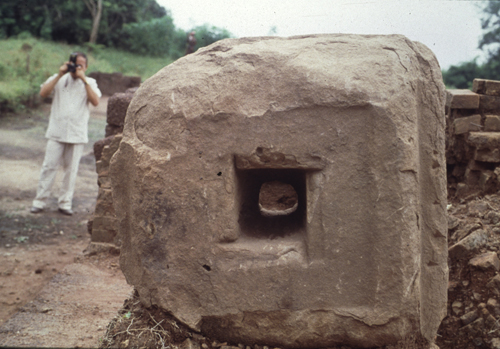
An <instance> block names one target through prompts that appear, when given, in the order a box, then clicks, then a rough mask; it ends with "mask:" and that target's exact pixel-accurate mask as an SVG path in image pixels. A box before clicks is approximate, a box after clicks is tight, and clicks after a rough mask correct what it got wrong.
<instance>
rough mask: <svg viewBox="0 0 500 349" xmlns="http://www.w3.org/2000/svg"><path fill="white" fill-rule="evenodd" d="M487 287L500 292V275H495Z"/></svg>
mask: <svg viewBox="0 0 500 349" xmlns="http://www.w3.org/2000/svg"><path fill="white" fill-rule="evenodd" d="M486 287H490V288H495V289H497V290H499V291H500V275H495V276H494V277H493V278H492V279H491V280H490V281H488V283H487V284H486Z"/></svg>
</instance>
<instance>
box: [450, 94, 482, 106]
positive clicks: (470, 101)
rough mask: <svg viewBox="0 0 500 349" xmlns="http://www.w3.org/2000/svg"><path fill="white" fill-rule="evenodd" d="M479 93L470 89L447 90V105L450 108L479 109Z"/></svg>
mask: <svg viewBox="0 0 500 349" xmlns="http://www.w3.org/2000/svg"><path fill="white" fill-rule="evenodd" d="M479 97H480V95H478V94H477V93H474V92H472V91H470V90H446V107H447V108H450V109H477V108H479Z"/></svg>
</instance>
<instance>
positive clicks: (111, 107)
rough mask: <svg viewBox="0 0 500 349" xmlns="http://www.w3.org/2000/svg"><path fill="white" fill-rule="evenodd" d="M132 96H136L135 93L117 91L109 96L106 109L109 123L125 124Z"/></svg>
mask: <svg viewBox="0 0 500 349" xmlns="http://www.w3.org/2000/svg"><path fill="white" fill-rule="evenodd" d="M132 97H134V94H133V93H115V94H114V95H112V96H111V97H109V99H108V108H107V111H106V115H107V118H106V121H107V122H108V124H109V125H113V126H123V123H124V121H125V116H126V115H127V108H128V106H129V104H130V101H131V100H132Z"/></svg>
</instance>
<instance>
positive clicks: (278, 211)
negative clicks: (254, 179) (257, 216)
mask: <svg viewBox="0 0 500 349" xmlns="http://www.w3.org/2000/svg"><path fill="white" fill-rule="evenodd" d="M298 206H299V196H298V195H297V192H296V191H295V189H294V188H293V186H291V185H290V184H287V183H283V182H280V181H272V182H265V183H263V184H262V186H261V187H260V191H259V210H260V213H261V214H262V215H263V216H266V217H272V216H286V215H289V214H291V213H293V212H295V211H296V210H297V207H298Z"/></svg>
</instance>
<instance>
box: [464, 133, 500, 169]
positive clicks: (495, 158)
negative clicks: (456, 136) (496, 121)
mask: <svg viewBox="0 0 500 349" xmlns="http://www.w3.org/2000/svg"><path fill="white" fill-rule="evenodd" d="M467 142H468V143H469V144H471V145H472V146H474V147H476V150H475V153H474V160H476V161H482V162H500V132H471V133H470V134H469V138H468V139H467Z"/></svg>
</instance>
